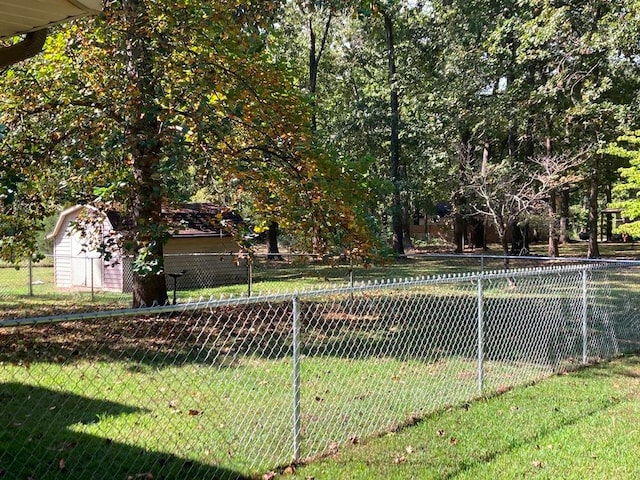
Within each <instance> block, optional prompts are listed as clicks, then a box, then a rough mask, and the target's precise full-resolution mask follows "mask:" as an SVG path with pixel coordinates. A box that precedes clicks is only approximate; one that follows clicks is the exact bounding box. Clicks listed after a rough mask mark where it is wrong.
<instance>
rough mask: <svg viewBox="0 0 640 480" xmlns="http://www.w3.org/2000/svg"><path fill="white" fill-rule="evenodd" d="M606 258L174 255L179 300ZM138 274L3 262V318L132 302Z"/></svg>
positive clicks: (174, 290) (86, 260)
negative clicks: (358, 261)
mask: <svg viewBox="0 0 640 480" xmlns="http://www.w3.org/2000/svg"><path fill="white" fill-rule="evenodd" d="M603 262H606V261H605V260H598V261H592V260H588V259H580V258H571V257H561V258H550V257H537V256H522V257H517V256H514V257H503V256H492V255H471V254H465V255H453V254H451V255H444V254H427V255H406V256H403V257H400V258H396V257H394V258H389V259H379V260H378V262H377V263H375V264H372V265H366V266H363V265H354V264H351V263H350V262H349V261H348V260H346V259H344V258H340V257H322V256H317V255H308V254H292V253H283V254H278V255H275V256H269V255H251V256H243V255H240V254H229V253H217V254H210V253H209V254H197V253H196V254H188V255H184V254H183V255H166V256H165V270H166V282H167V290H168V295H169V301H170V302H171V303H188V302H190V301H193V300H194V299H195V300H198V299H210V298H219V297H220V296H221V295H225V296H228V295H241V296H251V295H256V294H257V295H260V294H262V293H272V292H277V291H293V290H302V289H309V288H318V287H326V286H328V285H338V284H340V285H345V284H347V285H352V286H353V285H354V284H356V283H358V282H362V281H371V280H377V279H381V278H413V277H417V276H429V275H443V274H456V273H465V272H484V271H491V270H500V269H503V268H505V266H506V265H508V266H509V267H510V268H515V269H519V268H529V267H541V266H551V265H569V264H590V263H603ZM132 279H133V274H132V272H131V267H130V262H128V261H127V260H123V261H120V262H119V263H115V264H109V263H108V262H107V263H105V262H104V260H103V259H101V258H100V257H91V256H76V257H70V256H69V257H65V256H60V255H59V256H56V257H55V258H54V257H53V256H47V257H45V258H44V260H42V261H40V262H29V261H25V262H22V263H19V264H17V265H6V264H5V265H2V264H0V318H7V317H15V316H22V317H27V316H36V315H42V314H43V313H45V314H49V313H51V312H57V313H70V312H74V311H94V310H97V309H112V308H127V307H128V306H130V304H131V290H132V281H133V280H132Z"/></svg>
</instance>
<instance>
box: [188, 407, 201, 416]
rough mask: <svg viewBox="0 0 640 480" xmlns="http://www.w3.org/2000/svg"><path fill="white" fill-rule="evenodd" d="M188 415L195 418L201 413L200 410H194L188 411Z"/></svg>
mask: <svg viewBox="0 0 640 480" xmlns="http://www.w3.org/2000/svg"><path fill="white" fill-rule="evenodd" d="M189 415H191V416H192V417H196V416H198V415H202V412H201V411H200V410H196V409H194V408H191V409H189Z"/></svg>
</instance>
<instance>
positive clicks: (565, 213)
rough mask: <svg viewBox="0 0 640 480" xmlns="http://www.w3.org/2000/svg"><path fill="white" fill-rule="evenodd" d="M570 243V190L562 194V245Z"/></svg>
mask: <svg viewBox="0 0 640 480" xmlns="http://www.w3.org/2000/svg"><path fill="white" fill-rule="evenodd" d="M568 242H569V189H568V188H564V189H563V190H562V192H560V243H562V244H563V245H564V244H565V243H568Z"/></svg>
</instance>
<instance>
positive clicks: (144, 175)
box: [123, 0, 168, 307]
mask: <svg viewBox="0 0 640 480" xmlns="http://www.w3.org/2000/svg"><path fill="white" fill-rule="evenodd" d="M123 10H124V15H125V19H126V24H127V28H126V31H125V35H126V45H127V48H126V56H127V64H126V68H127V78H128V80H129V90H130V97H129V101H128V103H127V105H126V110H127V122H128V125H127V131H126V137H127V138H126V148H127V155H128V157H129V162H130V163H131V168H132V174H133V181H132V185H131V215H132V219H133V223H134V226H135V227H134V228H135V229H136V231H135V232H134V238H133V240H134V241H133V245H134V246H133V248H132V253H133V255H134V257H135V259H134V264H133V272H134V274H133V306H134V307H140V306H152V305H154V304H159V305H164V304H166V303H167V301H168V296H167V285H166V280H165V272H164V258H163V243H164V241H165V238H166V237H165V234H164V233H163V232H165V230H164V229H163V228H162V225H163V223H162V199H163V195H162V188H161V186H160V185H159V184H158V180H157V177H158V175H157V174H158V172H157V170H158V166H159V164H160V155H161V148H162V145H161V140H160V138H159V132H160V130H161V126H160V122H159V121H158V115H157V107H156V104H155V98H156V95H155V85H156V82H155V79H154V75H153V70H154V65H153V57H152V49H153V46H152V45H151V44H150V41H149V39H148V36H147V35H145V34H143V32H145V31H146V29H147V27H148V25H149V18H148V12H147V9H146V7H145V4H144V2H143V1H142V0H125V1H123Z"/></svg>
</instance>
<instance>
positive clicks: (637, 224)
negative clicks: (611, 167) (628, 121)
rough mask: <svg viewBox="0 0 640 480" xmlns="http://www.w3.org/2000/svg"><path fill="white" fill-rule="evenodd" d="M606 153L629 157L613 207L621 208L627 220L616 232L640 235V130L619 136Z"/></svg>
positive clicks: (617, 186)
mask: <svg viewBox="0 0 640 480" xmlns="http://www.w3.org/2000/svg"><path fill="white" fill-rule="evenodd" d="M606 153H608V154H610V155H614V156H617V157H621V158H625V159H627V161H628V162H629V163H628V166H627V167H621V168H620V169H619V172H620V181H619V182H618V183H617V184H616V185H615V186H614V188H613V194H614V201H613V202H612V203H611V204H610V205H609V206H610V207H612V208H621V209H622V216H623V217H625V218H626V219H627V222H625V223H623V224H621V225H618V226H617V227H616V228H615V231H616V233H621V234H628V235H631V236H632V237H634V238H639V237H640V130H638V131H635V132H631V133H629V134H627V135H623V136H621V137H619V138H618V142H617V143H616V144H613V145H611V146H610V147H608V148H607V149H606Z"/></svg>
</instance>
